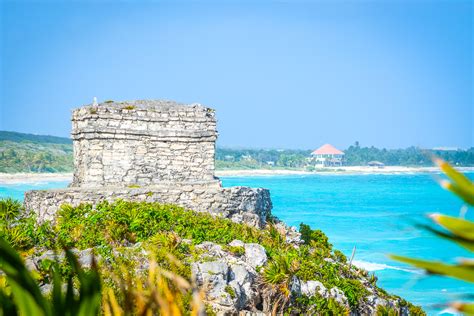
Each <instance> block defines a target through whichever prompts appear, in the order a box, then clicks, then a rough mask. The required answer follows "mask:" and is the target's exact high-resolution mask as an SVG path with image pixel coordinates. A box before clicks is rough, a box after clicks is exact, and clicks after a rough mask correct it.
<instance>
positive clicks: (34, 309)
mask: <svg viewBox="0 0 474 316" xmlns="http://www.w3.org/2000/svg"><path fill="white" fill-rule="evenodd" d="M9 281H10V286H11V288H12V294H13V299H14V300H15V303H16V306H17V307H18V310H19V312H20V315H35V316H44V315H45V313H44V311H43V310H42V309H41V307H40V306H38V304H37V303H36V302H35V299H34V298H33V296H32V295H31V294H30V293H28V291H27V290H26V289H24V288H23V287H22V286H21V285H19V284H18V283H16V282H15V281H13V280H9Z"/></svg>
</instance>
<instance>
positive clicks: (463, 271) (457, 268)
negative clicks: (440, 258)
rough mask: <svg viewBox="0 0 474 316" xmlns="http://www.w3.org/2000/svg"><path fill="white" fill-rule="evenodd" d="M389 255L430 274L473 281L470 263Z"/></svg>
mask: <svg viewBox="0 0 474 316" xmlns="http://www.w3.org/2000/svg"><path fill="white" fill-rule="evenodd" d="M390 257H391V258H392V259H394V260H397V261H401V262H405V263H408V264H410V265H412V266H414V267H417V268H420V269H424V270H426V272H428V273H431V274H439V275H445V276H450V277H453V278H456V279H460V280H463V281H467V282H473V283H474V265H472V264H464V263H461V264H458V265H449V264H444V263H442V262H436V261H427V260H419V259H412V258H407V257H402V256H397V255H391V256H390Z"/></svg>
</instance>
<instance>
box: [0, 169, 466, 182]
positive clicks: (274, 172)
mask: <svg viewBox="0 0 474 316" xmlns="http://www.w3.org/2000/svg"><path fill="white" fill-rule="evenodd" d="M456 169H458V170H459V171H461V172H473V171H474V167H459V168H456ZM438 172H440V170H439V168H437V167H402V166H386V167H384V168H377V167H368V166H344V167H327V168H324V169H319V170H316V171H305V170H285V169H246V170H216V172H215V175H216V176H217V177H258V176H291V175H295V176H297V175H366V174H416V173H438ZM42 181H46V182H62V181H72V173H0V185H8V184H22V183H35V182H42Z"/></svg>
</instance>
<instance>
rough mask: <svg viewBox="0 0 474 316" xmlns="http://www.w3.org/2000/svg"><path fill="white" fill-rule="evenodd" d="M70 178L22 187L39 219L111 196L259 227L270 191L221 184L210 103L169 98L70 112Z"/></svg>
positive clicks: (268, 208) (27, 203)
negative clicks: (55, 186)
mask: <svg viewBox="0 0 474 316" xmlns="http://www.w3.org/2000/svg"><path fill="white" fill-rule="evenodd" d="M72 138H73V145H74V179H73V182H72V183H71V185H70V186H69V188H67V189H61V190H49V191H29V192H27V193H25V199H24V203H25V207H26V209H27V210H29V211H33V212H36V213H37V214H38V215H39V216H38V219H39V220H40V221H44V220H51V219H53V218H54V214H55V213H56V211H57V210H58V208H59V207H60V206H61V205H62V204H70V205H73V206H77V205H79V204H81V203H91V204H97V203H98V202H100V201H103V200H107V201H110V202H112V201H114V200H116V199H124V200H132V201H149V202H161V203H170V204H177V205H180V206H183V207H185V208H188V209H193V210H196V211H199V212H210V213H212V214H214V215H218V216H222V217H226V218H229V219H230V220H232V221H234V222H238V223H247V224H250V225H253V226H263V225H265V223H266V219H267V216H268V215H269V214H270V211H271V207H272V204H271V200H270V193H269V191H268V190H265V189H251V188H246V187H232V188H222V186H221V183H220V181H219V180H218V179H217V178H216V177H214V155H215V141H216V138H217V131H216V119H215V117H214V111H213V110H212V109H209V108H206V107H203V106H201V105H199V104H192V105H184V104H178V103H176V102H172V101H148V100H139V101H127V102H112V101H110V102H105V103H102V104H99V105H89V106H84V107H81V108H79V109H76V110H74V111H73V115H72Z"/></svg>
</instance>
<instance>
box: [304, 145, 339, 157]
mask: <svg viewBox="0 0 474 316" xmlns="http://www.w3.org/2000/svg"><path fill="white" fill-rule="evenodd" d="M311 155H344V152H343V151H340V150H339V149H337V148H336V147H334V146H333V145H331V144H325V145H322V146H321V147H319V148H318V149H316V150H315V151H313V152H312V153H311Z"/></svg>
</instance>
